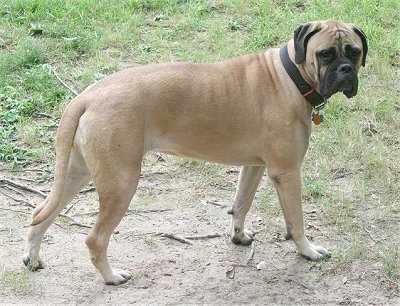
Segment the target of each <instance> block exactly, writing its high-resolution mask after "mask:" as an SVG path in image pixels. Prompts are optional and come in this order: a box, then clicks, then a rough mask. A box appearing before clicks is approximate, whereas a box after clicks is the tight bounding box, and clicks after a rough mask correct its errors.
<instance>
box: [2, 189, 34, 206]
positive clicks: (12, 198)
mask: <svg viewBox="0 0 400 306" xmlns="http://www.w3.org/2000/svg"><path fill="white" fill-rule="evenodd" d="M0 193H1V194H3V195H4V196H6V197H8V198H10V199H11V200H14V201H15V202H18V203H22V204H25V205H28V206H29V207H30V208H36V206H35V205H33V204H31V203H29V202H28V201H25V200H22V199H17V198H14V197H13V196H11V195H9V194H6V193H4V192H3V191H0Z"/></svg>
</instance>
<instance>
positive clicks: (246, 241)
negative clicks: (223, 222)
mask: <svg viewBox="0 0 400 306" xmlns="http://www.w3.org/2000/svg"><path fill="white" fill-rule="evenodd" d="M231 240H232V242H233V243H234V244H240V245H245V246H247V245H250V244H251V243H252V242H253V240H254V235H253V233H252V232H250V231H249V230H246V229H245V230H237V229H235V230H234V231H233V233H232V234H231Z"/></svg>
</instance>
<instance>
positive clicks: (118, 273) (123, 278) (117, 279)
mask: <svg viewBox="0 0 400 306" xmlns="http://www.w3.org/2000/svg"><path fill="white" fill-rule="evenodd" d="M131 278H132V276H131V275H130V274H129V273H127V272H125V271H123V270H120V269H113V275H112V276H111V277H110V279H109V280H104V281H105V284H106V285H113V286H118V285H122V284H125V283H126V282H127V281H128V280H130V279H131Z"/></svg>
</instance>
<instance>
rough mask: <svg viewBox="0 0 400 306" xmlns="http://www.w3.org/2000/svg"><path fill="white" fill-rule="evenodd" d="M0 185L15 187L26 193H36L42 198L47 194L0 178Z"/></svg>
mask: <svg viewBox="0 0 400 306" xmlns="http://www.w3.org/2000/svg"><path fill="white" fill-rule="evenodd" d="M0 183H3V184H8V185H10V186H13V187H16V188H19V189H22V190H26V191H30V192H33V193H36V194H38V195H41V196H42V197H44V198H46V197H47V194H45V193H44V192H41V191H40V190H36V189H34V188H31V187H29V186H25V185H22V184H19V183H17V182H14V181H11V180H8V179H5V178H0Z"/></svg>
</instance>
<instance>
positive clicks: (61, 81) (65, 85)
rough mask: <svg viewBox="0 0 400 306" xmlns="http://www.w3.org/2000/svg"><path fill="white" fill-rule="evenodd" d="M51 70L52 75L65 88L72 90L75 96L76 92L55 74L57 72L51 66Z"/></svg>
mask: <svg viewBox="0 0 400 306" xmlns="http://www.w3.org/2000/svg"><path fill="white" fill-rule="evenodd" d="M51 72H53V74H54V76H55V77H56V78H57V80H58V81H59V82H60V83H61V84H62V85H63V86H64V87H65V88H66V89H68V90H69V91H70V92H72V93H73V94H74V95H75V96H77V95H78V92H77V91H75V90H74V89H73V88H71V87H69V86H68V84H67V83H65V82H64V81H63V80H62V79H61V78H60V77H59V75H58V74H57V72H56V71H55V70H54V69H53V67H51Z"/></svg>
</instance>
